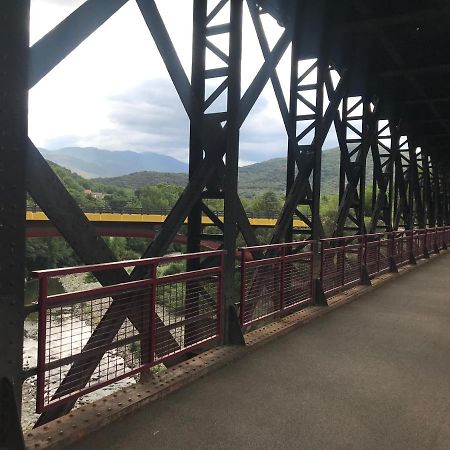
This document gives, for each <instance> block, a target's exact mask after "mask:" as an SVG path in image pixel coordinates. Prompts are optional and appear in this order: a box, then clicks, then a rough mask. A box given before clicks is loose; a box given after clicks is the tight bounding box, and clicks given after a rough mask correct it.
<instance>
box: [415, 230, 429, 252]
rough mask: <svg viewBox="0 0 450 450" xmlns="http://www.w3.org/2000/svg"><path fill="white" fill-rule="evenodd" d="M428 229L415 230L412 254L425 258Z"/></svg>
mask: <svg viewBox="0 0 450 450" xmlns="http://www.w3.org/2000/svg"><path fill="white" fill-rule="evenodd" d="M426 237H427V236H426V231H425V230H414V232H413V235H412V242H413V245H412V254H413V256H414V258H416V259H419V258H423V257H424V255H425V252H426Z"/></svg>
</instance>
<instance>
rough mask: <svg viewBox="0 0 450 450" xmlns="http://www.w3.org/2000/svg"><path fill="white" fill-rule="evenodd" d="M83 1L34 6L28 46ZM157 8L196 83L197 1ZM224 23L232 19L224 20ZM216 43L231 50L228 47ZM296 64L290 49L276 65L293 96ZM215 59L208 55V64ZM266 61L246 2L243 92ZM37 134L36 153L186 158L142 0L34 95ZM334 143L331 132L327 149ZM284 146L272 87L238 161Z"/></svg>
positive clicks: (248, 128) (182, 129) (162, 3)
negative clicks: (88, 150) (67, 150)
mask: <svg viewBox="0 0 450 450" xmlns="http://www.w3.org/2000/svg"><path fill="white" fill-rule="evenodd" d="M82 3H84V0H31V24H30V41H31V42H30V45H32V44H33V43H34V42H36V41H37V40H39V39H40V38H41V37H42V36H44V35H45V34H46V33H47V32H48V31H50V30H51V29H52V28H53V27H54V26H56V25H57V24H58V23H59V22H60V21H61V20H63V19H64V18H65V17H66V16H67V15H69V14H70V13H71V12H72V11H74V10H75V9H76V8H77V7H79V6H80V5H81V4H82ZM210 3H211V2H210ZM157 6H158V9H159V11H160V13H161V15H162V17H163V19H164V22H165V24H166V27H167V29H168V31H169V34H170V36H171V39H172V41H173V43H174V45H175V48H176V49H177V52H178V55H179V57H180V60H181V62H182V64H183V67H184V69H185V71H186V73H187V74H188V76H189V77H190V73H191V45H192V39H191V35H192V0H159V1H157ZM224 13H225V11H224ZM262 17H263V23H264V26H265V30H266V33H267V36H268V40H269V44H270V45H271V47H272V46H273V45H274V44H275V43H276V41H277V39H278V37H279V36H280V35H281V33H282V31H283V29H282V28H280V27H279V26H278V24H277V23H276V21H275V20H273V19H272V18H271V17H270V16H268V15H263V16H262ZM216 20H217V22H218V23H220V22H224V21H225V20H224V18H223V17H220V16H219V17H217V18H216ZM217 45H218V46H219V47H221V48H222V49H223V50H224V51H225V50H226V48H225V47H226V42H223V41H222V42H221V41H218V42H217ZM289 60H290V48H289V49H288V50H287V51H286V53H285V55H284V57H283V58H282V60H281V62H280V64H279V66H278V69H277V71H278V74H279V77H280V80H281V83H282V86H283V89H284V91H285V95H286V98H288V97H287V89H288V87H289ZM213 63H214V61H213V60H212V59H209V58H208V59H207V67H208V65H209V67H213V65H212V64H213ZM262 63H263V57H262V53H261V50H260V47H259V44H258V40H257V37H256V33H255V31H254V29H253V25H252V22H251V18H250V14H249V12H248V9H247V6H246V5H245V2H244V20H243V58H242V92H243V93H244V92H245V90H246V88H247V87H248V86H249V84H250V82H251V80H252V79H253V77H254V76H255V74H256V73H257V71H258V69H259V67H260V66H261V64H262ZM305 64H306V63H305ZM219 81H221V80H219ZM210 88H211V86H208V87H207V89H210ZM29 134H30V137H31V139H32V140H33V142H34V143H35V144H36V145H37V146H38V147H40V148H46V149H50V150H52V149H58V148H62V147H69V146H71V147H72V146H80V147H89V146H92V147H98V148H103V149H108V150H133V151H138V152H144V151H152V152H156V153H163V154H166V155H170V156H173V157H175V158H177V159H179V160H181V161H184V162H187V161H188V147H189V121H188V118H187V115H186V113H185V111H184V109H183V106H182V104H181V102H180V100H179V98H178V95H177V93H176V91H175V89H174V87H173V85H172V82H171V80H170V78H169V76H168V74H167V71H166V68H165V66H164V64H163V61H162V59H161V57H160V55H159V53H158V51H157V49H156V46H155V44H154V42H153V39H152V37H151V35H150V33H149V31H148V29H147V26H146V24H145V22H144V20H143V18H142V15H141V13H140V11H139V8H138V7H137V5H136V3H135V1H134V0H130V1H129V2H128V3H127V4H126V5H125V6H124V7H122V8H121V9H120V10H119V11H118V12H117V13H116V14H115V15H114V16H113V17H111V18H110V19H109V20H108V21H107V22H106V23H105V24H104V25H103V26H102V27H101V28H99V29H98V30H97V31H96V32H95V33H93V34H92V35H91V36H90V37H89V38H88V39H87V40H86V41H85V42H84V43H82V44H81V45H80V46H79V47H78V48H77V49H76V50H74V51H73V52H72V53H71V54H70V55H69V56H68V57H67V58H66V59H65V60H64V61H62V62H61V63H60V64H59V65H58V66H57V67H56V68H55V69H54V70H53V71H52V72H50V73H49V74H48V75H47V76H46V77H45V78H44V79H43V80H41V81H40V82H39V83H38V84H37V85H36V86H35V87H33V88H32V89H31V91H30V98H29ZM336 145H337V144H336V137H335V135H334V133H330V135H329V137H328V138H327V141H326V142H325V145H324V147H325V148H327V147H334V146H336ZM286 149H287V138H286V132H285V130H284V125H283V122H282V119H281V115H280V112H279V108H278V105H277V102H276V99H275V96H274V94H273V89H272V86H271V84H270V82H269V83H268V85H267V86H266V88H265V89H264V91H263V93H262V95H261V96H260V98H259V100H258V101H257V103H256V104H255V106H254V107H253V110H252V112H251V113H250V115H249V117H248V118H247V120H246V122H245V123H244V125H243V126H242V128H241V138H240V161H239V164H240V165H246V164H250V163H254V162H259V161H263V160H267V159H270V158H275V157H281V156H285V155H286Z"/></svg>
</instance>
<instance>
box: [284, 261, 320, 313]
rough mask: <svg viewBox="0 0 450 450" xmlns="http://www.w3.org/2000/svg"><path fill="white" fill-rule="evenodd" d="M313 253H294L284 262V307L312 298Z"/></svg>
mask: <svg viewBox="0 0 450 450" xmlns="http://www.w3.org/2000/svg"><path fill="white" fill-rule="evenodd" d="M313 270H314V267H313V255H312V254H308V255H292V256H288V257H286V260H285V262H284V271H283V272H284V276H283V284H284V295H283V308H284V309H287V308H292V307H294V306H297V305H299V304H301V303H304V302H308V301H311V300H312V297H313V275H314V274H313Z"/></svg>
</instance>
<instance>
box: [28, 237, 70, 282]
mask: <svg viewBox="0 0 450 450" xmlns="http://www.w3.org/2000/svg"><path fill="white" fill-rule="evenodd" d="M76 264H79V260H78V258H77V257H76V255H75V254H74V252H73V250H72V249H71V248H70V247H69V246H68V245H67V243H66V242H65V241H64V239H62V238H33V239H27V241H26V250H25V271H26V276H27V277H28V276H30V274H31V272H32V271H33V270H43V269H54V268H56V267H62V266H66V267H67V266H73V265H76Z"/></svg>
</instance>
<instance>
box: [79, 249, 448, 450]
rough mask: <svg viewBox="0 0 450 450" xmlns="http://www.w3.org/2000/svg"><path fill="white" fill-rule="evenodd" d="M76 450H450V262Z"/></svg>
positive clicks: (275, 344) (403, 280) (336, 314)
mask: <svg viewBox="0 0 450 450" xmlns="http://www.w3.org/2000/svg"><path fill="white" fill-rule="evenodd" d="M71 448H73V449H121V450H123V449H433V450H438V449H449V448H450V254H448V255H445V256H441V257H438V258H434V259H433V260H432V261H430V262H429V263H427V264H424V265H423V266H421V267H419V268H417V269H416V270H413V271H411V272H409V273H407V274H405V275H403V276H401V277H399V278H398V279H397V280H394V281H393V282H390V283H387V284H385V285H383V286H381V287H380V288H378V289H376V290H374V291H372V292H370V293H369V294H366V295H365V296H364V297H362V298H360V299H359V300H357V301H355V302H353V303H350V304H348V305H346V306H343V307H341V308H338V309H337V310H335V311H333V312H331V313H330V314H327V315H325V316H324V317H322V318H321V319H318V320H315V321H313V322H311V323H310V324H308V325H307V326H305V327H303V328H301V329H297V330H296V331H294V332H292V333H290V334H288V335H285V336H283V337H280V338H278V339H276V340H274V341H272V342H271V343H269V344H267V345H265V346H263V347H261V348H260V349H258V350H256V351H255V352H253V353H251V354H249V355H247V356H246V357H244V358H242V359H240V360H237V361H234V362H232V363H230V364H229V365H228V366H226V367H225V368H222V369H220V370H218V371H216V372H214V373H211V374H209V375H208V376H206V377H204V378H202V379H200V380H197V381H196V382H194V383H193V384H191V385H189V386H187V387H185V388H183V389H181V390H179V391H178V392H176V393H174V394H171V395H169V396H168V397H165V398H163V399H161V400H158V401H156V402H154V403H151V404H149V405H147V406H145V407H143V408H141V409H139V410H138V411H136V412H135V413H134V414H133V415H132V416H128V417H127V418H124V419H123V420H121V421H120V422H116V423H113V424H111V425H110V426H109V427H106V428H104V429H101V430H99V431H98V432H97V433H96V434H93V435H91V436H88V437H86V438H85V439H84V440H83V441H80V442H79V443H77V445H75V446H73V447H71Z"/></svg>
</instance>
